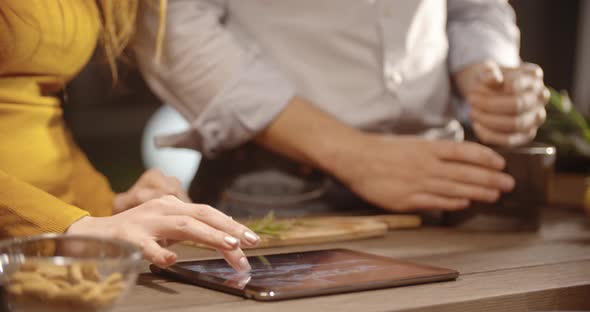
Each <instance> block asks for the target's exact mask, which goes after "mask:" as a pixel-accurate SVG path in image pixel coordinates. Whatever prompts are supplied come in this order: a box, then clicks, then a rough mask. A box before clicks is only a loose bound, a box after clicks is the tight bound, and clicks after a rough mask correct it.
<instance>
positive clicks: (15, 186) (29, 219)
mask: <svg viewBox="0 0 590 312" xmlns="http://www.w3.org/2000/svg"><path fill="white" fill-rule="evenodd" d="M88 214H89V213H88V212H86V211H84V210H82V209H79V208H77V207H74V206H72V205H69V204H67V203H65V202H63V201H61V200H59V199H57V198H56V197H54V196H51V195H50V194H48V193H46V192H44V191H42V190H40V189H38V188H36V187H34V186H32V185H30V184H28V183H25V182H23V181H20V180H18V179H16V178H14V177H11V176H9V175H7V174H6V173H5V172H3V171H0V236H1V237H13V236H25V235H35V234H42V233H50V232H54V233H63V232H65V231H66V230H67V229H68V227H69V226H70V225H71V224H72V223H74V222H75V221H76V220H78V219H80V218H82V217H84V216H87V215H88Z"/></svg>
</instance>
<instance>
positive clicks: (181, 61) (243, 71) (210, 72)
mask: <svg viewBox="0 0 590 312" xmlns="http://www.w3.org/2000/svg"><path fill="white" fill-rule="evenodd" d="M225 11H226V10H225V5H224V2H223V1H205V0H192V1H186V0H171V1H169V4H168V11H167V18H166V20H167V23H166V32H165V36H164V42H163V50H162V57H161V59H159V60H158V59H156V57H155V55H156V37H157V31H158V24H159V17H158V13H157V12H156V11H155V10H153V9H150V8H148V7H145V8H143V9H142V13H141V17H140V21H139V24H138V38H137V40H136V41H135V43H134V51H135V54H136V57H137V59H138V63H139V67H140V70H141V72H142V73H143V75H144V77H145V79H146V81H147V83H148V85H149V86H150V88H151V89H152V90H153V91H154V92H155V93H156V94H157V95H158V96H159V97H160V98H161V99H162V100H163V101H164V102H165V103H166V104H169V105H172V106H173V107H175V108H176V109H177V110H178V111H179V112H180V113H181V114H182V115H183V116H184V117H185V118H186V119H187V120H188V122H189V124H190V127H189V130H187V131H185V132H183V133H177V134H173V135H168V136H165V137H159V138H157V140H156V144H157V145H159V146H174V147H185V148H193V149H196V150H199V151H201V152H202V153H203V154H204V155H205V156H209V157H212V156H215V154H217V153H218V152H220V151H222V150H226V149H230V148H233V147H236V146H238V145H240V144H242V143H245V142H247V141H249V140H251V139H252V138H253V137H254V136H255V135H256V134H257V133H258V132H260V131H261V130H263V129H264V128H266V127H267V126H268V124H270V122H271V121H272V120H273V119H274V118H275V117H276V116H277V115H278V114H279V113H280V112H281V111H282V110H283V109H284V108H285V106H286V105H287V104H288V102H289V101H290V99H291V98H292V97H293V96H294V93H295V90H294V86H293V84H292V83H291V82H290V81H289V80H288V79H287V78H286V77H285V76H284V75H283V74H282V73H281V72H280V70H278V69H277V66H275V65H274V64H273V62H272V61H271V60H270V59H268V58H267V57H265V56H264V55H263V53H262V52H261V50H260V48H259V47H258V46H257V45H256V43H255V42H247V43H245V42H243V41H238V40H236V38H234V37H233V35H232V34H231V32H230V31H228V30H227V29H226V28H225V27H224V25H223V23H222V19H223V17H224V14H225Z"/></svg>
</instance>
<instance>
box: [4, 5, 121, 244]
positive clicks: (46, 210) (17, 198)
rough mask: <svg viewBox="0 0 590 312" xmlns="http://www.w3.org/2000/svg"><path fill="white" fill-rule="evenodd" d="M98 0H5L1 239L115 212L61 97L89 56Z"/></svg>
mask: <svg viewBox="0 0 590 312" xmlns="http://www.w3.org/2000/svg"><path fill="white" fill-rule="evenodd" d="M98 14H99V13H98V10H97V7H96V4H95V2H94V1H93V0H1V1H0V237H9V236H21V235H31V234H39V233H45V232H64V231H65V230H66V229H67V228H68V227H69V226H70V225H71V224H72V223H73V222H74V221H76V220H77V219H79V218H81V217H83V216H85V215H88V214H91V215H94V216H106V215H109V214H111V212H112V205H113V193H112V191H111V189H110V187H109V185H108V182H107V181H106V179H105V178H104V177H103V176H102V175H101V174H99V173H98V172H96V171H95V170H94V168H93V167H92V165H91V164H90V163H89V162H88V160H87V159H86V157H85V156H84V155H83V154H82V153H81V151H80V150H79V148H78V147H77V146H76V145H75V143H74V142H73V141H72V139H71V137H70V135H69V133H68V129H67V128H66V127H65V125H64V122H63V119H62V110H61V108H60V103H59V100H58V99H57V98H56V97H55V94H56V93H57V92H59V90H60V89H62V88H63V86H64V84H65V83H66V82H67V81H69V80H70V79H71V78H72V77H73V76H75V75H76V74H77V73H78V72H79V71H80V70H81V69H82V67H83V66H84V65H85V64H86V63H87V62H88V60H89V59H90V57H91V55H92V53H93V50H94V48H95V45H96V41H97V37H98V32H99V15H98Z"/></svg>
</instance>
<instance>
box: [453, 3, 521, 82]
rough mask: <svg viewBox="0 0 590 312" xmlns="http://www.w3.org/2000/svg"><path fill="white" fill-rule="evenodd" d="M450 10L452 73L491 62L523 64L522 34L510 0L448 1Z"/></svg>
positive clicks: (504, 64)
mask: <svg viewBox="0 0 590 312" xmlns="http://www.w3.org/2000/svg"><path fill="white" fill-rule="evenodd" d="M447 9H448V22H447V33H448V36H449V45H450V51H449V66H450V70H451V72H453V73H455V72H458V71H460V70H461V69H463V68H464V67H466V66H468V65H471V64H474V63H477V62H481V61H484V60H488V59H489V60H494V61H496V62H498V63H499V64H500V65H503V66H518V65H519V64H520V56H519V50H520V31H519V29H518V27H517V26H516V22H515V20H516V17H515V13H514V10H513V9H512V7H511V6H510V4H509V3H508V1H507V0H448V2H447Z"/></svg>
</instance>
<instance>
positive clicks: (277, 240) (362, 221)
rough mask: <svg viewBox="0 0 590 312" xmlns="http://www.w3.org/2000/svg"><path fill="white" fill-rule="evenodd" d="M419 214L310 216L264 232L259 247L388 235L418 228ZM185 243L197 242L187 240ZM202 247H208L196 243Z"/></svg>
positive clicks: (419, 223)
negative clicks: (288, 226) (272, 232)
mask: <svg viewBox="0 0 590 312" xmlns="http://www.w3.org/2000/svg"><path fill="white" fill-rule="evenodd" d="M420 225H421V219H420V217H419V216H414V215H379V216H361V217H356V216H355V217H308V218H301V219H298V222H297V223H296V225H294V226H293V227H292V228H291V229H289V230H287V231H285V232H283V233H281V234H280V235H278V236H268V235H261V238H262V242H261V243H260V245H258V247H257V248H270V247H284V246H294V245H310V244H323V243H333V242H341V241H349V240H358V239H366V238H372V237H379V236H384V235H385V234H386V233H387V232H388V231H389V230H393V229H409V228H417V227H419V226H420ZM185 244H188V245H193V246H195V245H196V244H194V243H191V242H185ZM196 246H198V247H204V246H201V245H196Z"/></svg>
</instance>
